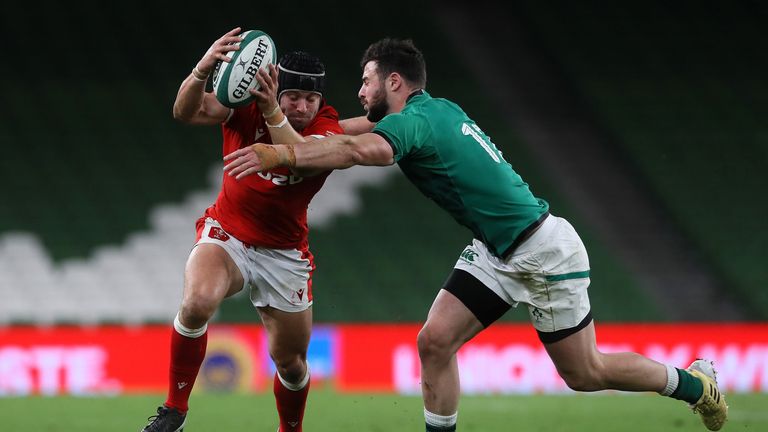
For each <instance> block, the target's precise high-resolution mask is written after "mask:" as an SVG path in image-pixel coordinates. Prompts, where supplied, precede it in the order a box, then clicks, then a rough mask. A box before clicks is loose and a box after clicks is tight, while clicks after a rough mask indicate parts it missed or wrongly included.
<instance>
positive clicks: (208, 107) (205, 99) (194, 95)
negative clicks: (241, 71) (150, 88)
mask: <svg viewBox="0 0 768 432" xmlns="http://www.w3.org/2000/svg"><path fill="white" fill-rule="evenodd" d="M238 33H240V27H237V28H234V29H232V30H230V31H228V32H227V33H226V34H225V35H224V36H222V37H220V38H219V39H217V40H216V41H215V42H214V43H213V45H211V47H210V48H208V51H206V53H205V55H203V58H201V59H200V61H199V62H198V63H197V65H195V68H194V69H192V73H190V74H189V76H187V78H186V79H185V80H184V81H183V82H182V83H181V87H179V92H178V93H177V94H176V101H175V102H174V103H173V118H175V119H176V120H179V121H182V122H184V123H189V124H203V125H213V124H216V123H221V122H222V121H224V120H225V119H226V118H227V116H228V115H229V108H227V107H225V106H224V105H222V104H221V103H220V102H219V101H218V100H216V96H214V95H213V94H211V93H206V92H205V83H206V81H208V77H209V76H210V74H211V73H212V72H213V68H214V67H215V66H216V62H217V61H218V60H221V61H227V62H228V61H231V60H230V59H229V58H228V57H227V53H228V52H229V51H233V50H238V49H240V47H239V43H240V42H241V41H242V38H240V37H239V36H237V35H238Z"/></svg>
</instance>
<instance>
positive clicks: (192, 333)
mask: <svg viewBox="0 0 768 432" xmlns="http://www.w3.org/2000/svg"><path fill="white" fill-rule="evenodd" d="M173 328H174V329H176V332H178V333H179V334H180V335H182V336H186V337H188V338H192V339H197V338H199V337H200V336H202V335H204V334H205V332H206V330H208V324H205V325H204V326H202V327H200V328H199V329H191V328H187V327H184V324H182V323H181V321H180V320H179V314H178V313H177V314H176V318H174V319H173Z"/></svg>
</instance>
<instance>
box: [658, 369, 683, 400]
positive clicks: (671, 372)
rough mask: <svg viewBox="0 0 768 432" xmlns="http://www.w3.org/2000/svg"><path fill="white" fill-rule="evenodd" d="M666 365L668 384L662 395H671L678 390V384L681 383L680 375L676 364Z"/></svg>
mask: <svg viewBox="0 0 768 432" xmlns="http://www.w3.org/2000/svg"><path fill="white" fill-rule="evenodd" d="M664 366H666V367H667V386H666V387H664V390H662V391H661V395H662V396H669V395H671V394H672V393H673V392H674V391H675V390H677V386H678V384H680V377H679V376H678V375H677V369H676V368H675V367H674V366H670V365H664Z"/></svg>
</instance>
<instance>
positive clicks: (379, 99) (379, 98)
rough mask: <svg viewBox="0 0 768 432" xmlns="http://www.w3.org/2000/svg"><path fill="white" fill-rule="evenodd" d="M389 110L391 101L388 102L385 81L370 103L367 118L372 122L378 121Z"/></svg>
mask: <svg viewBox="0 0 768 432" xmlns="http://www.w3.org/2000/svg"><path fill="white" fill-rule="evenodd" d="M388 112H389V102H387V91H386V90H385V89H384V83H382V84H381V86H380V87H379V90H378V91H377V92H376V95H375V97H374V98H373V100H372V101H371V102H370V103H369V104H368V115H367V116H366V118H367V119H368V121H369V122H371V123H378V122H379V120H381V119H383V118H384V116H386V115H387V113H388Z"/></svg>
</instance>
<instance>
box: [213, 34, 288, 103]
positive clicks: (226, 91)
mask: <svg viewBox="0 0 768 432" xmlns="http://www.w3.org/2000/svg"><path fill="white" fill-rule="evenodd" d="M240 37H241V38H243V40H242V42H240V49H239V50H237V51H230V52H229V53H227V57H229V58H230V59H231V61H229V62H225V61H222V62H219V65H218V66H217V67H216V72H215V73H214V75H213V93H214V94H215V95H216V99H218V100H219V102H221V103H222V105H224V106H227V107H230V108H236V107H239V106H243V105H248V104H249V103H251V101H252V100H253V95H251V93H249V92H248V90H250V89H258V88H259V82H258V81H256V73H257V72H258V71H259V69H267V65H269V64H270V63H271V64H275V63H276V61H277V51H276V50H275V43H274V42H273V41H272V38H271V37H269V35H268V34H266V33H264V32H263V31H260V30H248V31H246V32H243V33H241V34H240Z"/></svg>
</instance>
